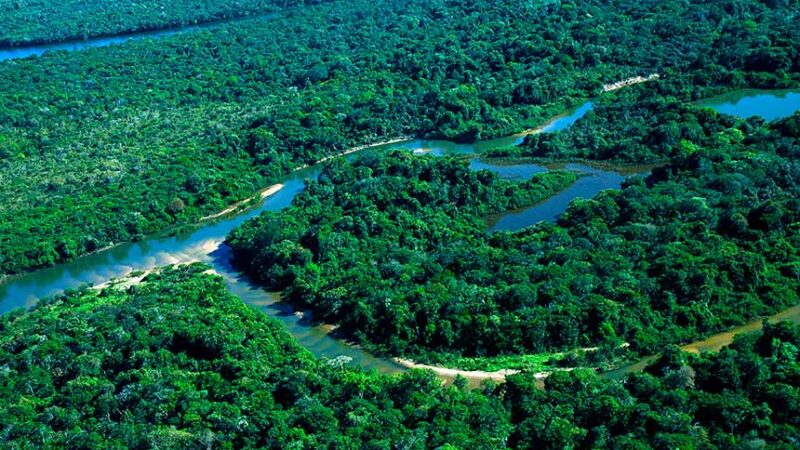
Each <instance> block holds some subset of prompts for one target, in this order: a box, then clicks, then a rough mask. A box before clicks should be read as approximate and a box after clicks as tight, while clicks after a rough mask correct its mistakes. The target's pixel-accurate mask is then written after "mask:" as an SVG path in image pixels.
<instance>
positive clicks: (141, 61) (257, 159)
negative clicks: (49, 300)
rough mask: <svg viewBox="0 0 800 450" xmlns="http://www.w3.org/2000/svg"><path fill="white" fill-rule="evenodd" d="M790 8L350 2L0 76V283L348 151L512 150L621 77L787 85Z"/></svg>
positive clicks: (0, 69)
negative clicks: (426, 141)
mask: <svg viewBox="0 0 800 450" xmlns="http://www.w3.org/2000/svg"><path fill="white" fill-rule="evenodd" d="M65 4H70V2H65ZM178 4H180V2H177V3H176V5H178ZM220 4H221V5H222V4H226V3H220ZM795 6H796V2H770V3H762V2H756V1H745V2H713V3H706V2H683V3H677V2H669V1H658V2H645V3H642V2H635V1H630V0H623V1H616V2H613V4H612V5H608V4H607V3H606V2H600V1H594V2H591V1H590V2H553V3H538V2H526V3H523V4H520V3H519V2H517V1H511V0H507V1H506V0H503V1H477V2H474V1H466V0H464V1H447V2H445V1H443V0H436V1H410V2H395V1H386V2H370V1H366V0H357V1H353V2H333V3H325V4H321V5H314V6H307V7H302V8H298V9H293V10H291V11H286V12H284V13H281V14H279V15H278V16H277V17H273V18H271V19H270V20H258V19H253V20H248V21H242V22H237V23H236V24H227V25H223V26H220V27H219V28H215V29H214V30H208V31H203V32H198V33H192V34H184V35H180V36H173V37H169V38H164V39H162V40H158V41H139V42H135V43H128V44H125V45H120V46H114V47H108V48H104V49H92V50H87V51H83V52H76V53H70V54H67V53H53V54H50V55H47V56H45V57H42V58H36V59H29V60H17V61H7V62H5V63H3V64H2V65H0V86H3V87H4V89H2V91H1V92H0V181H2V184H3V186H4V189H3V190H2V191H0V203H1V204H2V205H3V208H2V209H0V236H2V237H3V238H2V239H0V272H3V273H18V272H22V271H26V270H30V269H33V268H37V267H43V266H48V265H52V264H54V263H57V262H60V261H65V260H69V259H72V258H74V257H76V256H78V255H82V254H85V253H87V252H90V251H92V250H95V249H97V248H102V247H104V246H106V245H108V244H110V243H115V242H120V241H127V240H132V239H137V238H140V237H142V236H144V235H146V234H149V233H152V232H155V231H158V230H163V229H165V228H169V227H173V226H175V225H176V224H182V223H187V222H191V221H193V220H196V219H198V218H200V217H203V216H205V215H208V214H212V213H214V212H216V211H218V210H222V209H224V208H225V206H226V205H227V204H229V203H231V202H233V201H236V200H240V199H242V198H246V197H248V196H249V195H250V194H252V193H253V192H255V191H257V190H258V189H259V188H261V187H263V186H265V185H267V184H269V181H270V179H271V178H274V177H276V176H278V175H280V174H282V173H285V172H286V171H287V170H289V169H290V168H292V167H295V166H298V165H301V164H304V163H308V162H311V161H313V160H315V159H318V158H320V157H323V156H327V155H330V154H332V153H335V152H337V151H339V150H341V149H343V148H346V147H348V146H351V145H358V144H362V143H365V142H368V141H371V140H379V139H382V138H390V137H395V136H399V135H406V134H413V135H420V136H428V137H444V138H451V139H457V140H462V141H469V140H473V139H475V138H481V137H492V136H500V135H508V134H511V133H513V132H518V131H521V130H523V129H525V128H530V127H533V126H536V125H538V124H540V123H541V122H542V121H543V120H544V119H545V118H548V117H550V116H552V115H553V114H555V113H557V112H560V111H562V110H563V109H564V108H565V106H567V105H573V104H577V103H578V99H579V98H586V97H590V96H593V95H595V94H596V93H598V92H600V90H601V89H602V86H603V84H605V83H608V82H611V81H614V80H618V79H624V78H627V77H630V76H634V75H643V74H648V73H652V72H658V73H661V74H662V76H663V78H665V79H672V80H680V81H676V83H678V84H676V91H675V93H676V95H679V96H681V97H692V96H700V95H701V94H703V93H705V92H715V91H716V90H718V89H719V88H722V87H725V88H727V87H736V86H744V85H751V86H754V87H781V86H789V85H790V84H792V83H794V82H796V81H797V73H798V71H797V69H798V67H797V64H798V60H800V58H796V57H795V56H796V48H795V44H796V42H798V41H800V37H798V36H797V33H798V32H799V31H798V27H796V26H794V24H795V22H796V21H795V20H793V18H794V17H795V15H796V13H797V8H795ZM56 7H60V6H54V8H56ZM89 23H91V22H89Z"/></svg>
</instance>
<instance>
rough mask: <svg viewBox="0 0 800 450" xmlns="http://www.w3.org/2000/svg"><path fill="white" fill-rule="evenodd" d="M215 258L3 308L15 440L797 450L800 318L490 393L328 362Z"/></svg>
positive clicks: (6, 395) (4, 407)
mask: <svg viewBox="0 0 800 450" xmlns="http://www.w3.org/2000/svg"><path fill="white" fill-rule="evenodd" d="M206 269H207V267H205V266H202V265H193V266H184V267H179V268H168V269H164V270H162V271H161V272H158V273H155V274H151V275H149V276H148V277H147V278H146V279H145V281H144V282H142V283H141V284H138V285H134V286H132V287H126V288H107V289H104V290H93V289H87V288H83V289H79V290H72V291H68V292H66V293H64V294H63V295H59V296H57V297H54V298H51V299H47V300H45V301H43V302H42V303H40V304H39V305H37V306H36V307H35V308H34V309H33V310H31V311H29V312H24V311H18V312H16V313H14V314H11V315H5V316H3V317H2V318H0V370H1V371H2V374H3V376H2V377H0V400H2V402H0V442H2V445H3V446H4V447H8V448H76V449H83V448H85V449H92V448H126V449H128V448H134V449H139V448H141V449H145V448H207V447H212V448H223V449H225V448H274V449H303V448H315V449H317V448H320V449H322V448H331V449H354V448H363V449H393V448H407V449H415V450H422V449H428V448H438V449H487V450H488V449H491V450H495V449H503V448H517V449H534V448H536V449H560V448H565V447H571V448H614V449H619V448H629V449H645V448H657V449H673V448H682V449H684V448H686V449H691V448H698V449H705V448H763V447H764V446H770V447H774V448H793V447H796V446H797V444H798V442H800V422H798V417H797V414H796V411H797V410H798V408H800V359H799V358H798V348H799V347H800V327H798V326H797V325H789V324H786V323H783V324H778V325H773V326H767V328H766V329H765V331H764V332H763V333H760V334H755V335H750V336H746V337H744V338H742V339H737V341H736V342H735V343H734V344H733V345H732V346H731V347H729V348H727V349H724V350H723V351H722V352H721V353H720V354H718V355H704V356H694V355H687V354H682V353H680V352H678V351H677V350H674V349H667V350H666V351H665V356H664V357H662V358H661V359H660V360H658V361H657V362H656V363H655V364H654V365H652V366H651V367H649V368H648V369H647V371H646V372H645V373H641V374H631V375H629V376H628V378H627V380H626V382H625V383H624V384H623V383H620V382H618V381H611V380H604V379H602V378H600V377H598V376H597V375H596V374H594V373H592V372H591V371H588V370H579V371H575V372H572V373H566V372H560V373H556V374H554V375H551V376H550V377H549V378H547V379H546V381H545V386H546V389H545V390H544V391H542V390H540V389H539V388H537V387H536V381H535V379H534V378H533V376H532V375H530V374H521V375H515V376H512V377H510V379H509V380H508V383H506V384H504V385H501V386H499V387H495V386H492V385H488V386H486V387H484V389H481V390H475V391H470V390H467V389H465V383H464V380H463V379H461V380H457V381H456V383H455V385H453V386H449V387H442V386H441V384H440V383H439V381H438V380H437V379H436V378H434V376H433V375H432V374H431V373H426V372H419V371H412V372H409V373H406V374H403V375H395V376H382V375H378V374H375V373H365V372H362V371H360V370H358V369H351V368H347V367H345V366H342V365H341V364H339V363H338V362H337V361H336V360H330V361H327V360H315V359H314V358H312V357H311V356H310V355H309V354H308V353H307V352H306V351H305V350H303V349H302V348H300V347H299V346H297V344H296V343H295V342H294V340H293V339H291V337H290V336H289V335H287V334H286V332H285V331H283V330H282V329H281V327H280V325H279V324H278V322H276V321H274V320H272V319H270V318H268V317H266V316H264V315H262V314H261V313H259V312H257V311H255V310H252V309H250V308H249V307H247V306H245V305H244V304H243V303H241V301H240V300H239V299H237V298H235V297H233V296H231V295H230V294H228V293H227V292H226V291H225V288H224V283H223V281H222V279H221V278H219V277H216V276H213V275H208V274H204V272H205V270H206Z"/></svg>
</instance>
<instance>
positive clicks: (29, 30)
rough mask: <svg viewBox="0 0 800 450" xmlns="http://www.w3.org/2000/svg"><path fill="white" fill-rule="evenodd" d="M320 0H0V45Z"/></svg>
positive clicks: (192, 20)
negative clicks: (133, 0) (87, 0)
mask: <svg viewBox="0 0 800 450" xmlns="http://www.w3.org/2000/svg"><path fill="white" fill-rule="evenodd" d="M320 1H323V0H249V1H246V2H237V1H231V0H222V1H220V0H172V1H170V2H161V1H156V0H140V1H136V2H130V1H124V0H92V1H91V2H86V1H83V0H63V1H58V2H53V1H48V0H0V47H7V46H20V45H30V44H37V43H47V42H60V41H66V40H75V39H88V38H91V37H94V36H110V35H117V34H122V33H132V32H136V31H146V30H159V29H163V28H172V27H179V26H183V25H190V24H197V23H205V22H213V21H219V20H224V19H232V18H238V17H245V16H250V15H255V14H265V13H268V12H271V11H275V10H277V9H279V8H280V7H291V6H296V5H305V4H309V5H311V4H316V3H320Z"/></svg>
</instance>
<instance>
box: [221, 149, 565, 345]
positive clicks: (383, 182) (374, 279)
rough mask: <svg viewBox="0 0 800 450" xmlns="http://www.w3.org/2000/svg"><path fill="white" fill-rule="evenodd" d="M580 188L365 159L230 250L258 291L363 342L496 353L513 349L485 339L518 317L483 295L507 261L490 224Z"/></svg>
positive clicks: (245, 232)
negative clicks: (494, 268) (497, 250)
mask: <svg viewBox="0 0 800 450" xmlns="http://www.w3.org/2000/svg"><path fill="white" fill-rule="evenodd" d="M575 178H576V175H575V174H573V173H564V172H549V173H544V174H540V175H538V176H536V177H534V178H533V179H531V180H529V181H525V182H520V183H515V182H508V181H503V180H500V179H499V178H498V177H497V175H495V174H493V173H491V172H488V171H478V172H475V171H472V170H470V169H469V167H468V165H467V164H466V163H465V162H463V161H458V160H456V159H451V158H444V159H437V158H433V157H415V156H411V155H409V154H405V153H392V154H390V155H389V156H378V155H369V156H365V157H363V158H360V159H358V160H357V161H356V162H354V163H352V165H351V164H349V163H346V162H344V161H340V162H338V163H335V164H333V165H331V166H329V167H327V168H326V169H325V170H324V171H323V173H322V175H321V176H320V179H319V181H318V182H311V183H309V185H308V186H307V188H306V190H305V191H304V192H303V193H301V194H300V195H299V196H298V197H296V198H295V200H294V202H293V204H292V207H291V208H289V209H288V210H285V211H280V212H267V213H264V214H262V215H261V216H260V217H259V218H257V219H256V220H254V221H252V222H250V223H248V224H247V225H246V226H244V227H242V228H240V229H238V230H236V231H235V232H234V233H233V234H232V235H231V237H230V238H229V241H228V242H229V244H230V245H231V246H232V247H233V249H234V254H235V255H236V259H237V261H239V262H240V263H241V264H242V265H243V266H244V267H245V268H246V269H247V270H248V271H249V272H251V273H253V275H254V276H255V277H256V278H257V279H258V280H260V281H262V282H264V283H266V284H267V285H268V286H269V287H270V288H271V289H275V290H283V289H286V290H287V291H286V295H287V296H288V298H289V299H290V300H292V301H295V302H297V303H299V304H301V305H303V306H311V307H313V308H314V310H315V311H316V312H317V313H319V314H318V315H317V314H315V317H318V318H319V319H320V320H323V321H328V322H333V323H337V324H342V328H341V329H342V330H344V331H345V332H347V333H349V334H351V335H352V336H353V337H355V338H357V339H359V340H361V341H363V342H364V343H371V344H372V345H373V346H375V347H378V348H380V349H382V350H385V351H389V352H391V353H404V352H412V353H414V352H418V351H420V350H422V349H435V350H440V351H465V352H467V353H470V354H476V353H484V352H487V351H489V352H492V353H494V352H496V351H497V350H498V348H499V349H500V350H508V347H506V345H507V344H506V342H504V341H502V336H498V337H497V339H494V338H491V337H490V336H489V333H486V334H484V332H483V330H485V329H486V328H487V326H488V327H492V326H495V327H501V326H502V325H501V323H502V322H503V321H504V319H505V318H506V317H507V314H510V313H511V312H503V311H498V310H497V305H496V304H495V302H496V299H495V298H494V289H493V288H491V287H490V286H488V285H487V283H489V282H490V281H491V280H492V278H493V277H492V275H491V273H492V272H491V264H492V263H491V262H490V260H491V259H494V258H501V256H500V255H495V254H494V250H493V249H492V248H491V246H490V244H489V243H488V240H489V239H487V235H486V223H485V221H484V217H485V216H486V215H488V214H492V213H497V212H500V211H505V210H508V209H512V208H517V207H521V206H525V205H529V204H532V203H535V202H537V201H539V200H542V199H544V198H547V197H549V196H550V195H552V194H553V193H554V192H556V191H558V190H560V189H563V188H565V187H566V186H568V185H569V184H570V183H572V182H573V181H575ZM476 265H485V267H476ZM478 280H482V281H478ZM511 309H512V312H513V313H516V312H518V311H515V308H511Z"/></svg>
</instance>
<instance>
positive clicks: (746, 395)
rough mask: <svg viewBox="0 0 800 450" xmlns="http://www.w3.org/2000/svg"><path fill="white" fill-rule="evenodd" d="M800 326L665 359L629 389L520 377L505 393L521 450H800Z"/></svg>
mask: <svg viewBox="0 0 800 450" xmlns="http://www.w3.org/2000/svg"><path fill="white" fill-rule="evenodd" d="M798 348H800V327H799V326H798V325H796V324H789V323H787V322H783V323H779V324H777V325H769V326H767V327H766V328H765V330H764V331H763V332H762V333H758V334H753V335H746V336H743V337H741V338H737V339H736V341H735V342H734V343H733V344H732V345H731V346H730V347H727V348H725V349H723V350H722V351H721V352H720V353H719V354H716V355H703V356H695V355H689V354H685V353H680V352H679V351H677V352H676V351H672V352H670V353H669V354H665V355H664V356H663V357H662V358H661V359H660V360H659V361H657V362H656V363H655V364H653V365H652V366H650V367H648V368H647V370H646V371H645V372H644V373H636V374H630V375H628V377H627V379H626V380H625V382H624V383H619V382H616V381H608V380H603V379H601V378H599V377H598V376H597V375H595V374H593V373H591V372H589V371H585V370H580V371H575V372H572V373H567V372H562V373H557V374H554V375H552V376H550V377H549V378H547V379H546V380H545V390H544V391H539V390H536V389H535V388H534V384H535V383H534V380H533V379H532V377H531V376H530V375H515V376H512V377H510V378H509V380H508V383H506V385H504V386H502V387H501V388H500V389H501V391H502V392H503V394H504V395H503V398H504V399H505V403H506V406H507V408H508V410H509V412H510V413H511V420H512V422H513V423H514V431H513V433H512V435H511V438H510V440H509V444H510V446H511V447H514V448H519V449H539V448H562V447H564V446H566V445H571V446H573V447H576V448H615V449H617V448H629V449H638V448H656V449H665V450H666V449H675V448H681V449H712V448H765V447H766V448H787V449H788V448H797V446H798V445H800V422H799V421H798V419H797V414H796V411H797V410H798V408H800V403H798V402H800V358H799V357H798Z"/></svg>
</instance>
